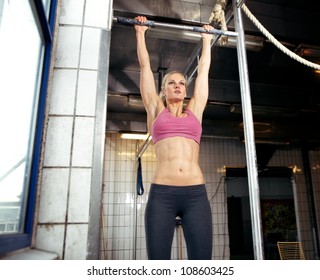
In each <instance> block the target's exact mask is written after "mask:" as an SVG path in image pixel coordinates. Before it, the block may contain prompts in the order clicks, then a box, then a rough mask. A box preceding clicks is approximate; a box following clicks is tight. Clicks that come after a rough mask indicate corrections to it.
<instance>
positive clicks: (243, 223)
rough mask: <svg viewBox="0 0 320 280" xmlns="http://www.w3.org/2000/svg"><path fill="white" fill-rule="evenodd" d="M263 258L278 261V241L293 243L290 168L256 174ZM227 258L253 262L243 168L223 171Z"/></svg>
mask: <svg viewBox="0 0 320 280" xmlns="http://www.w3.org/2000/svg"><path fill="white" fill-rule="evenodd" d="M258 177H259V188H260V206H261V221H262V228H263V242H264V255H265V256H264V259H266V260H274V259H279V253H278V249H277V242H278V241H296V240H297V223H296V216H295V205H294V190H293V188H294V186H293V176H292V170H291V169H290V168H283V167H279V168H278V167H272V168H267V169H265V170H263V171H260V172H259V176H258ZM226 187H227V204H228V227H229V238H230V259H235V260H238V259H244V260H252V259H254V252H253V241H252V226H251V213H250V198H249V187H248V178H247V171H246V168H227V170H226Z"/></svg>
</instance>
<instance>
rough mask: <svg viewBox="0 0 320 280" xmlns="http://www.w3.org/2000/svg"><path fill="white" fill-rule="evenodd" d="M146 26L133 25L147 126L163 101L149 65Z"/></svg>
mask: <svg viewBox="0 0 320 280" xmlns="http://www.w3.org/2000/svg"><path fill="white" fill-rule="evenodd" d="M136 19H137V20H139V21H140V22H144V21H146V20H147V19H146V17H143V16H138V17H136ZM147 29H148V27H146V26H141V25H135V30H136V38H137V54H138V60H139V65H140V92H141V97H142V100H143V104H144V106H145V109H146V111H147V115H148V128H150V127H149V125H151V123H152V121H153V120H154V119H155V118H156V116H157V112H158V111H159V106H161V104H162V106H163V103H162V101H161V99H160V97H159V96H158V93H157V90H156V86H155V80H154V76H153V73H152V70H151V66H150V58H149V53H148V50H147V46H146V38H145V34H146V31H147ZM149 131H150V130H149Z"/></svg>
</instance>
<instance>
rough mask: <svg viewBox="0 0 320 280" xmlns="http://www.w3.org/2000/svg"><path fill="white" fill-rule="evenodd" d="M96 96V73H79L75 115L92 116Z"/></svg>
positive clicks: (82, 71) (83, 71) (81, 71)
mask: <svg viewBox="0 0 320 280" xmlns="http://www.w3.org/2000/svg"><path fill="white" fill-rule="evenodd" d="M96 95H97V72H96V71H85V70H80V71H79V81H78V91H77V104H76V114H77V115H81V116H94V115H95V109H96Z"/></svg>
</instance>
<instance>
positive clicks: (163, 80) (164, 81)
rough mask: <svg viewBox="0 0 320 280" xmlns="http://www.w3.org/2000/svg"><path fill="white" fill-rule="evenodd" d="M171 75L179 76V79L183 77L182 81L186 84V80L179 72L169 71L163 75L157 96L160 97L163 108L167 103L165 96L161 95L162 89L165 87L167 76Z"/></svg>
mask: <svg viewBox="0 0 320 280" xmlns="http://www.w3.org/2000/svg"><path fill="white" fill-rule="evenodd" d="M173 74H179V75H181V77H183V79H184V80H185V82H187V79H186V77H185V75H183V74H182V73H181V72H179V71H170V72H168V73H167V74H165V75H164V76H163V78H162V81H161V90H160V93H159V96H160V98H161V100H162V102H163V104H164V106H167V101H166V97H165V95H164V94H163V89H164V87H165V85H166V82H167V80H168V78H169V76H171V75H173Z"/></svg>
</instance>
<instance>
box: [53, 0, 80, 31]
mask: <svg viewBox="0 0 320 280" xmlns="http://www.w3.org/2000/svg"><path fill="white" fill-rule="evenodd" d="M83 9H84V0H63V1H61V8H60V18H59V23H61V24H78V25H80V24H82V18H83Z"/></svg>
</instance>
